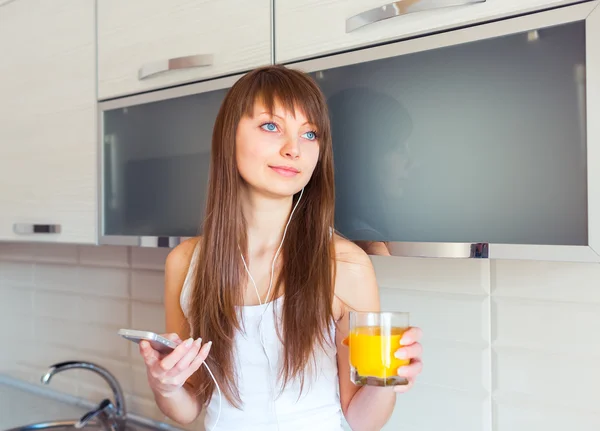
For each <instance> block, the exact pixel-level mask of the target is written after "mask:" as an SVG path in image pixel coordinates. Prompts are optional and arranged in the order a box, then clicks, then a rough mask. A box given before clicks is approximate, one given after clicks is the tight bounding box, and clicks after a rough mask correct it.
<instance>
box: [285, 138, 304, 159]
mask: <svg viewBox="0 0 600 431" xmlns="http://www.w3.org/2000/svg"><path fill="white" fill-rule="evenodd" d="M281 155H282V156H283V157H285V158H287V159H293V160H294V159H297V158H298V157H300V146H299V145H298V141H297V140H296V139H294V138H293V137H288V138H286V141H285V145H283V147H281Z"/></svg>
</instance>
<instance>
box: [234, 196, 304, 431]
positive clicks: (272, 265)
mask: <svg viewBox="0 0 600 431" xmlns="http://www.w3.org/2000/svg"><path fill="white" fill-rule="evenodd" d="M303 194H304V187H303V188H302V190H301V191H300V196H299V197H298V200H297V201H296V204H295V205H294V208H293V209H292V212H291V213H290V217H289V218H288V221H287V223H286V225H285V229H284V230H283V236H282V237H281V243H280V244H279V247H278V248H277V251H276V252H275V257H273V262H272V263H271V276H270V277H269V289H268V290H267V294H266V296H265V302H263V301H262V300H261V298H260V293H259V292H258V287H257V285H256V282H255V281H254V278H253V277H252V274H251V273H250V269H248V265H247V264H246V260H245V259H244V254H243V253H242V254H241V256H242V262H243V263H244V268H245V269H246V272H247V273H248V277H249V278H250V281H251V282H252V285H253V286H254V291H255V292H256V297H257V298H258V302H259V304H260V305H265V304H266V301H267V300H268V299H269V294H270V293H271V288H272V287H273V273H274V272H275V262H276V261H277V257H278V256H279V252H280V251H281V248H282V247H283V241H284V240H285V234H286V233H287V230H288V227H289V225H290V222H291V221H292V217H293V215H294V212H295V211H296V208H298V204H299V203H300V199H302V195H303ZM266 310H267V307H265V308H264V309H263V311H262V314H261V315H260V320H259V322H258V331H259V339H260V344H261V346H262V348H263V352H264V354H265V356H266V357H267V363H268V365H269V371H270V372H271V374H273V367H272V366H271V358H269V354H268V353H267V348H266V346H265V343H264V336H263V331H262V321H263V316H264V314H265V311H266ZM271 389H272V391H273V410H275V421H276V422H277V429H279V420H278V418H277V408H276V404H275V388H274V387H271Z"/></svg>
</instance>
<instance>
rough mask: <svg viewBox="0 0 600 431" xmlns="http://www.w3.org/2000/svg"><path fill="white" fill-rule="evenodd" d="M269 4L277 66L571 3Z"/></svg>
mask: <svg viewBox="0 0 600 431" xmlns="http://www.w3.org/2000/svg"><path fill="white" fill-rule="evenodd" d="M274 2H275V24H276V25H275V61H276V62H277V63H287V62H291V61H295V60H302V59H307V58H311V57H315V56H318V55H325V54H331V53H335V52H340V51H345V50H349V49H353V48H359V47H363V46H368V45H374V44H378V43H382V42H388V41H391V40H397V39H401V38H407V37H411V36H416V35H420V34H425V33H430V32H437V31H443V30H447V29H450V28H454V27H460V26H465V25H469V24H473V23H477V22H482V21H487V20H493V19H498V18H502V17H506V16H511V15H516V14H521V13H527V12H531V11H535V10H540V9H544V8H547V7H555V6H560V5H566V4H570V3H576V1H575V0H485V1H483V0H402V1H397V2H390V0H354V1H348V0H330V1H322V0H304V1H301V2H299V1H297V0H274ZM386 17H388V18H386ZM359 25H360V27H358V26H359ZM347 26H348V27H347Z"/></svg>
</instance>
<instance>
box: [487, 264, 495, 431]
mask: <svg viewBox="0 0 600 431" xmlns="http://www.w3.org/2000/svg"><path fill="white" fill-rule="evenodd" d="M493 266H494V262H492V261H488V271H487V274H488V279H487V282H488V288H489V290H488V342H489V355H488V360H489V363H488V384H489V388H490V398H489V405H488V409H489V431H494V352H493V350H492V336H493V330H492V324H493V321H494V319H493V317H492V313H493V307H492V289H493V287H492V279H493V277H492V272H493V271H492V268H493Z"/></svg>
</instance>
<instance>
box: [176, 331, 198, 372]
mask: <svg viewBox="0 0 600 431" xmlns="http://www.w3.org/2000/svg"><path fill="white" fill-rule="evenodd" d="M201 345H202V338H198V339H197V340H196V341H194V343H193V344H192V347H191V348H190V350H188V352H187V353H186V354H185V356H184V357H183V358H181V359H180V360H179V362H177V364H175V366H174V367H173V368H172V369H171V373H176V374H179V373H181V372H182V371H185V370H186V369H187V368H188V367H189V366H190V364H191V363H192V361H193V360H194V358H195V357H196V356H197V355H198V352H199V351H200V346H201Z"/></svg>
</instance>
